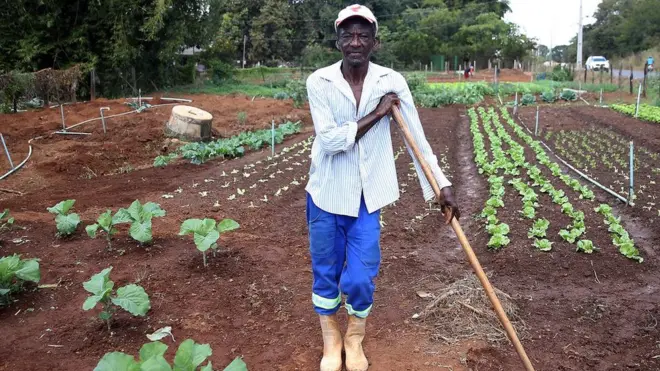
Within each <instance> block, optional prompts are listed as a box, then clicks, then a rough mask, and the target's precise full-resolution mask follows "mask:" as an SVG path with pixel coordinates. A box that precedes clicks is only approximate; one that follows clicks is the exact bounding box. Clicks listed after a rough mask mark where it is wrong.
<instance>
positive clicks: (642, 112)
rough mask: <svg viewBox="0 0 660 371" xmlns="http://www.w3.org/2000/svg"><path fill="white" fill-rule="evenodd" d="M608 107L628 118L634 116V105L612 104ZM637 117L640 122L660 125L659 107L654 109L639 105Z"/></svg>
mask: <svg viewBox="0 0 660 371" xmlns="http://www.w3.org/2000/svg"><path fill="white" fill-rule="evenodd" d="M610 107H611V108H612V109H613V110H615V111H618V112H621V113H625V114H626V115H629V116H634V115H635V105H634V104H613V105H611V106H610ZM638 117H639V118H640V119H642V120H646V121H650V122H655V123H660V107H655V106H651V105H648V104H640V105H639V112H638Z"/></svg>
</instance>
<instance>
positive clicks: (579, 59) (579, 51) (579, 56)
mask: <svg viewBox="0 0 660 371" xmlns="http://www.w3.org/2000/svg"><path fill="white" fill-rule="evenodd" d="M576 64H577V68H578V70H581V69H582V0H580V23H579V26H578V38H577V61H576Z"/></svg>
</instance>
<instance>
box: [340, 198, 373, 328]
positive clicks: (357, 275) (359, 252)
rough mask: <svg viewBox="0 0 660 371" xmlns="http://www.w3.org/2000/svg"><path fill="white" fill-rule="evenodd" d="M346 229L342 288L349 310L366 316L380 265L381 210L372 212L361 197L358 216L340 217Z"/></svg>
mask: <svg viewBox="0 0 660 371" xmlns="http://www.w3.org/2000/svg"><path fill="white" fill-rule="evenodd" d="M340 224H344V227H345V229H346V241H347V246H346V265H345V266H344V270H343V271H342V274H341V279H340V284H339V286H340V287H341V291H342V292H343V293H344V294H345V295H346V310H347V311H348V314H350V315H354V316H357V317H360V318H365V317H367V316H368V315H369V312H370V311H371V306H372V304H373V302H374V299H373V298H374V290H375V289H376V286H375V284H374V279H375V278H376V276H377V275H378V268H379V267H380V211H375V212H373V213H371V214H369V212H368V211H367V207H366V205H365V204H364V200H362V204H361V205H360V213H359V215H358V217H357V218H348V217H344V218H342V220H341V221H340Z"/></svg>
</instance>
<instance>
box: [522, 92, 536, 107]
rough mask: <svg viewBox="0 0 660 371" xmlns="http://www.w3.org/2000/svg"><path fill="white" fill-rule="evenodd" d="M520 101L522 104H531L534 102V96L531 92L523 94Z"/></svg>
mask: <svg viewBox="0 0 660 371" xmlns="http://www.w3.org/2000/svg"><path fill="white" fill-rule="evenodd" d="M520 103H521V104H522V105H523V106H531V105H532V104H534V103H536V97H535V96H533V95H532V94H525V95H523V96H522V99H521V100H520Z"/></svg>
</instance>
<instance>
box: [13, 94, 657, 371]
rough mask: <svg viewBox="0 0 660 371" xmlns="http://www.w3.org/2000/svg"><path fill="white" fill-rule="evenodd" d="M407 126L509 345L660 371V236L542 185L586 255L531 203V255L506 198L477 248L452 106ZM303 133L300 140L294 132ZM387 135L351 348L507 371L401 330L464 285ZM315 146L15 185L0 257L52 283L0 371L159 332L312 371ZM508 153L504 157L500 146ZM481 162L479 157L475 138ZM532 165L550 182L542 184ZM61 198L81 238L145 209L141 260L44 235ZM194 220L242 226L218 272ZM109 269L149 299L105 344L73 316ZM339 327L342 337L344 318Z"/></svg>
mask: <svg viewBox="0 0 660 371" xmlns="http://www.w3.org/2000/svg"><path fill="white" fill-rule="evenodd" d="M193 99H194V97H193ZM218 99H220V98H218ZM209 100H211V98H209ZM266 103H268V104H279V103H277V102H275V101H271V100H268V101H264V104H266ZM209 104H211V103H209ZM234 104H236V105H237V106H238V103H235V102H234ZM207 107H210V106H207ZM201 108H204V107H201ZM289 109H290V108H289ZM547 109H548V110H549V111H548V113H547V114H548V115H549V114H550V113H551V112H563V116H569V114H568V113H566V112H573V111H572V110H574V109H575V110H582V108H568V109H564V108H550V107H549V108H547ZM498 110H499V108H498ZM527 110H528V109H523V110H522V112H523V115H526V114H531V112H532V111H531V109H529V112H527ZM566 110H568V111H566ZM588 110H591V108H589V109H588ZM148 112H149V111H148ZM148 112H147V113H148ZM247 112H248V115H252V113H251V111H247ZM280 112H282V114H284V113H283V110H282V111H280ZM293 112H296V111H293ZM302 112H304V111H302ZM580 112H582V111H580ZM587 112H588V111H587ZM603 112H609V111H606V110H603ZM155 113H156V112H152V114H155ZM609 114H610V115H613V116H614V117H618V115H617V114H616V113H609ZM165 116H166V115H165V114H163V117H165ZM14 117H15V116H14ZM136 117H138V116H136ZM420 117H421V119H422V122H423V123H424V130H425V132H426V134H427V136H428V138H429V142H430V144H431V146H432V147H433V149H434V151H435V153H436V155H437V156H438V159H439V161H440V162H441V166H442V167H443V169H445V170H446V173H447V174H448V176H449V178H450V180H451V181H452V182H453V183H454V186H455V189H456V194H457V196H458V199H459V201H460V203H461V206H462V211H463V218H462V219H461V224H462V225H463V228H464V229H465V231H466V235H467V236H468V238H469V239H470V242H471V243H472V246H473V247H474V249H475V252H476V254H477V256H478V257H479V259H480V260H481V262H482V264H483V266H484V268H485V269H486V271H487V272H488V273H489V274H490V275H491V282H492V283H493V285H494V286H495V287H497V288H498V289H499V290H501V291H502V292H503V293H505V294H507V295H509V296H510V297H511V300H512V301H513V302H514V303H515V304H516V306H517V307H518V308H519V311H518V316H519V318H520V320H522V321H524V323H525V324H526V331H525V336H524V337H523V339H522V341H523V344H524V345H525V348H526V350H527V352H528V354H529V356H530V358H531V360H532V362H533V363H534V365H535V366H536V368H537V369H539V370H544V369H553V370H554V369H566V370H569V369H580V370H619V369H622V368H630V369H640V370H648V369H656V368H658V367H660V364H659V363H658V362H659V361H658V358H656V357H654V356H656V355H657V354H658V353H657V339H658V337H659V336H660V333H659V330H658V328H657V326H654V318H657V317H658V315H660V313H659V312H658V308H657V303H656V302H657V300H656V299H655V297H657V295H658V292H657V287H660V278H659V277H658V275H657V274H656V272H657V269H658V266H657V257H656V252H655V247H656V246H657V245H658V241H659V238H660V237H659V232H658V229H657V228H649V227H648V226H647V225H645V224H644V223H643V221H642V220H641V218H640V216H639V214H638V213H637V211H636V209H631V208H626V207H624V206H620V205H617V204H616V202H613V200H612V199H611V198H610V197H609V196H607V195H606V194H604V193H603V192H600V191H598V190H594V193H595V198H596V200H595V201H588V200H580V199H579V197H577V195H576V194H575V193H574V191H573V190H572V189H571V188H570V187H568V186H567V185H566V184H564V182H563V181H561V180H557V179H553V180H552V184H553V185H554V187H556V188H557V189H561V190H563V191H565V193H566V194H567V195H570V197H571V198H570V200H571V203H573V204H574V207H575V208H577V209H580V210H583V211H584V212H585V217H586V218H585V221H586V228H587V231H586V235H587V236H589V238H591V239H592V240H593V241H594V243H595V244H596V245H597V246H598V247H599V248H600V250H599V251H597V252H594V253H592V254H583V253H578V252H576V251H575V249H576V247H575V245H574V244H570V243H567V242H562V240H561V238H560V237H559V236H558V235H557V233H558V230H559V229H560V228H563V227H564V226H565V224H568V223H569V222H570V221H571V219H570V218H569V217H568V216H567V215H566V214H564V213H562V212H561V208H560V207H559V206H557V205H554V204H553V203H552V201H551V200H550V197H549V196H547V195H545V194H543V195H541V196H540V198H539V204H540V205H542V206H539V207H538V209H537V213H538V215H539V216H543V217H545V218H547V219H548V220H549V222H550V224H551V226H550V229H548V233H549V235H552V237H548V239H550V240H552V241H554V242H555V244H554V245H553V248H552V250H551V251H550V252H543V251H539V250H537V249H535V248H534V247H532V245H531V244H532V240H530V239H529V238H528V236H527V232H528V229H529V228H530V225H531V220H529V219H526V218H524V217H522V215H521V214H520V213H519V211H520V210H521V208H522V205H523V203H522V201H521V198H520V196H519V194H518V192H517V191H516V190H515V189H514V188H513V187H512V186H511V185H509V184H506V183H505V185H504V187H505V188H506V193H505V196H504V203H505V205H504V207H502V208H500V209H499V211H498V216H499V217H500V219H501V221H502V222H505V223H508V224H509V226H510V229H511V231H510V234H509V238H510V243H509V244H508V245H507V246H506V247H503V248H501V249H499V250H497V251H493V250H490V249H488V248H487V247H486V245H487V243H488V242H489V240H490V236H489V235H488V233H487V231H486V230H485V227H484V219H481V218H478V215H479V214H481V212H482V210H483V208H484V204H485V202H486V200H488V198H489V197H490V196H489V188H490V187H489V184H488V182H487V177H486V176H484V175H481V174H479V173H478V171H477V167H476V165H475V163H474V148H473V138H472V135H471V133H470V117H468V115H467V112H466V110H465V109H464V108H461V107H458V106H451V107H446V108H441V109H421V110H420ZM2 119H6V118H5V117H2ZM53 120H54V121H56V120H55V119H53ZM158 120H160V118H157V119H154V121H158ZM501 120H502V121H501V123H502V124H503V126H504V130H505V132H506V133H507V134H508V135H509V136H510V137H511V138H513V139H514V140H516V141H517V142H518V143H520V144H521V145H523V146H524V148H525V150H524V153H525V156H526V157H527V159H528V161H529V162H530V163H536V162H535V160H534V158H533V157H532V156H534V154H533V153H532V152H530V148H529V147H528V146H527V145H526V144H525V143H524V142H523V141H522V140H521V139H520V138H518V137H517V136H516V135H517V134H516V133H515V132H514V131H513V130H512V128H511V127H510V126H508V124H507V123H506V122H505V121H503V119H501ZM523 120H524V121H525V122H526V123H527V122H528V121H529V120H527V119H525V118H523ZM559 121H561V120H557V121H550V120H548V122H553V123H554V122H559ZM303 122H304V124H305V125H306V127H307V128H310V127H311V122H310V121H309V120H308V119H303ZM567 122H570V120H567ZM161 124H162V122H161V123H159V125H161ZM578 124H579V123H578V122H576V124H575V125H578ZM154 125H155V124H154ZM25 130H28V128H25ZM392 130H393V132H394V135H393V144H394V152H395V158H396V160H395V163H396V167H397V172H398V178H399V188H400V190H401V199H400V200H399V201H398V202H397V203H396V204H393V205H390V206H388V207H386V208H385V209H384V210H383V213H382V216H383V218H382V223H383V229H382V238H381V250H382V264H381V272H380V276H379V278H378V279H377V292H376V295H375V303H374V310H373V313H372V316H370V318H369V321H368V337H367V339H366V341H365V351H366V353H367V356H368V357H369V359H370V362H371V368H373V369H375V370H389V369H396V370H399V369H413V370H427V369H428V370H431V369H438V368H442V367H445V368H447V366H448V367H451V368H452V369H454V370H466V369H468V368H472V369H477V368H478V369H479V370H502V369H505V370H517V369H521V366H520V362H519V360H518V358H517V356H516V354H515V352H514V350H513V348H512V346H511V345H510V344H509V343H508V342H506V341H505V342H499V343H489V342H488V341H487V340H486V339H485V335H486V334H478V333H476V334H474V336H472V337H469V338H468V339H467V340H461V341H458V342H455V343H446V342H444V341H434V340H431V339H432V338H435V339H442V337H441V336H442V334H438V333H436V331H437V329H438V328H439V327H438V326H436V324H434V323H433V322H432V319H427V320H426V321H420V320H415V319H413V317H414V315H415V314H418V313H421V312H422V311H423V310H424V308H425V307H426V305H427V304H428V302H429V300H432V299H430V296H429V295H431V296H433V295H435V293H440V292H443V290H445V289H446V288H447V287H450V286H451V285H452V284H454V283H456V282H457V281H460V280H461V279H463V278H464V277H465V276H466V274H470V272H471V270H470V267H469V265H468V264H467V261H466V259H465V254H464V252H463V251H462V249H461V248H460V246H459V244H458V242H457V240H456V238H455V236H454V235H453V232H452V231H451V230H450V229H449V228H448V227H446V226H443V225H441V224H440V215H439V214H438V211H437V210H436V209H435V208H430V207H429V206H428V205H426V204H424V203H423V202H422V196H421V190H420V187H419V183H418V179H417V175H416V173H415V171H414V170H411V166H410V162H411V160H410V157H409V155H408V154H407V151H406V150H405V148H404V147H403V141H402V139H401V136H400V135H399V134H398V132H397V130H396V129H392ZM480 130H483V129H480ZM544 130H547V128H544ZM613 130H614V129H613ZM617 132H618V131H617ZM483 133H484V135H485V134H486V132H485V131H483ZM619 133H621V132H619ZM311 134H312V133H311V130H308V131H307V132H306V133H302V134H299V135H297V136H295V137H292V138H291V139H288V140H286V141H285V143H284V144H283V145H282V146H278V147H277V150H278V152H279V156H278V157H277V158H269V156H270V151H255V152H251V153H247V154H246V156H245V157H243V158H239V159H235V160H226V161H223V160H213V161H210V162H207V163H205V164H202V165H199V166H197V165H192V164H190V163H186V162H178V163H176V164H173V165H169V166H166V167H164V168H153V167H146V168H136V169H135V170H134V171H131V172H128V173H125V174H116V175H113V176H107V177H106V176H98V177H92V178H91V179H87V178H84V177H83V178H81V177H79V176H76V175H75V174H73V175H69V174H66V173H63V174H60V175H59V177H57V178H55V179H56V180H57V181H56V182H53V183H48V184H47V185H48V189H47V190H44V189H37V188H35V189H34V190H30V189H29V184H28V183H20V182H18V181H16V182H15V183H13V184H12V186H13V187H14V188H15V189H17V190H23V191H25V192H26V194H24V195H23V196H18V195H14V194H3V195H2V196H3V197H4V200H3V207H7V208H9V209H10V210H11V211H12V214H13V215H14V216H15V217H16V224H17V225H19V226H21V227H24V228H25V229H16V230H14V231H11V232H7V233H4V234H2V235H0V239H1V240H2V242H1V243H2V245H1V246H2V247H0V250H1V251H2V255H7V254H11V253H14V252H16V253H21V254H23V256H24V257H25V258H30V257H36V258H40V259H41V261H40V265H41V272H42V280H41V283H42V284H56V283H57V284H58V285H57V286H56V287H50V288H42V289H38V290H32V289H30V290H28V291H26V292H23V293H21V294H20V295H17V296H16V299H17V300H18V301H17V302H15V303H13V304H12V305H11V306H10V307H9V308H3V309H0V323H1V324H2V328H3V329H4V332H3V335H4V336H3V338H2V340H0V349H5V350H11V352H9V351H6V352H5V353H2V355H1V358H2V359H3V365H2V366H0V370H2V369H3V367H5V368H6V369H7V370H9V369H29V370H37V371H39V370H52V369H91V368H93V367H94V365H96V363H97V362H98V360H99V359H100V358H101V357H102V356H103V355H104V354H105V353H107V352H111V351H123V352H126V353H130V354H133V355H135V354H137V351H138V349H139V347H140V345H141V344H143V343H145V342H147V341H148V340H147V338H146V336H145V335H146V334H149V333H151V332H153V331H154V330H156V329H158V328H161V327H164V326H172V328H173V330H172V331H173V334H174V337H175V339H176V343H173V342H172V341H171V339H169V338H168V339H164V340H163V341H164V342H166V343H167V344H168V345H170V347H171V348H176V347H177V346H178V344H179V343H180V342H181V341H183V340H184V339H186V338H193V339H194V340H195V341H197V342H199V343H209V344H210V345H211V347H212V349H213V355H212V356H211V358H210V359H211V360H212V361H213V364H214V365H215V366H216V367H219V366H221V365H226V364H227V363H229V362H230V361H231V360H232V359H233V358H235V357H237V356H242V357H243V358H244V360H245V362H246V363H247V364H248V367H249V368H250V369H251V370H293V369H300V370H309V369H315V368H317V367H318V362H319V360H320V354H321V351H322V344H321V336H320V329H319V328H318V319H317V317H316V315H315V314H314V312H313V310H312V306H311V300H310V285H311V280H312V277H311V270H310V263H309V252H308V238H307V227H306V223H305V217H304V215H305V191H304V186H305V184H306V180H307V179H306V177H307V173H308V170H309V157H308V156H309V153H310V148H311V146H310V144H309V143H310V142H309V136H310V135H311ZM647 142H648V143H651V142H652V140H651V139H649V140H648V141H647ZM508 145H509V144H508V143H506V142H504V147H503V148H504V149H507V148H508V147H507V146H508ZM284 146H286V147H287V148H288V149H287V150H286V151H283V148H284ZM653 148H654V147H651V146H650V145H649V149H653ZM485 149H486V150H487V151H492V149H491V143H490V141H488V140H486V141H485ZM147 159H148V160H149V162H151V161H153V157H149V158H147V157H145V163H146V162H147ZM538 166H539V167H540V168H541V169H542V172H543V175H544V176H545V177H547V178H549V179H552V178H551V177H552V173H551V172H550V171H549V170H548V169H546V168H543V167H542V166H541V165H538ZM24 170H26V169H24ZM24 170H21V172H23V171H24ZM563 170H565V169H563ZM30 171H35V170H34V169H32V170H30ZM21 172H19V173H17V174H16V178H15V179H19V177H20V176H21ZM25 174H29V172H26V173H24V175H23V176H25ZM22 179H23V180H25V178H22ZM28 179H29V178H28ZM260 180H261V181H260ZM507 180H509V179H508V178H507ZM3 187H8V186H5V185H4V184H3ZM572 192H573V193H572ZM67 198H72V199H76V204H75V210H76V211H77V212H78V213H79V214H80V216H81V219H82V221H83V225H87V224H91V223H92V222H93V221H94V220H95V219H96V217H98V215H99V214H100V213H101V212H103V211H105V210H106V209H107V208H110V209H112V210H114V211H116V210H117V209H118V208H121V207H128V205H129V204H130V203H131V202H132V201H133V200H135V199H139V200H140V201H142V202H147V201H153V202H157V203H159V204H160V206H161V207H162V209H164V210H166V211H167V215H166V216H165V217H162V218H157V219H154V221H153V235H154V241H153V244H151V245H150V246H148V247H141V246H139V245H138V244H136V243H135V242H134V241H132V240H130V238H129V237H128V231H127V229H126V228H124V227H121V228H120V231H119V233H118V234H117V236H116V237H115V240H114V241H113V249H114V250H112V251H107V250H106V243H105V241H104V240H103V239H94V240H92V239H90V238H89V237H87V236H86V235H85V233H84V231H82V228H79V229H78V231H77V232H76V233H75V234H74V235H73V236H72V237H71V238H68V239H58V238H56V237H55V232H56V229H55V223H54V221H53V216H52V215H51V214H49V213H48V212H47V211H46V207H49V206H53V205H55V204H56V203H57V202H59V201H61V200H64V199H67ZM601 202H602V203H610V204H612V205H613V206H615V207H614V212H615V213H616V214H617V215H620V216H621V217H622V221H621V223H622V224H623V225H624V226H625V228H626V230H628V231H629V232H630V234H631V236H632V237H633V238H634V239H635V244H636V246H637V247H638V248H639V250H640V254H641V256H643V257H644V259H645V261H644V262H643V263H641V264H640V263H637V262H635V261H633V260H630V259H626V257H624V256H623V255H621V254H620V253H619V252H618V251H617V248H616V247H615V246H613V245H612V244H611V236H610V234H609V233H608V232H607V228H606V227H605V226H604V224H603V220H602V219H603V218H602V216H601V215H600V214H597V213H596V212H595V211H593V208H594V207H595V206H598V204H599V203H601ZM205 217H206V218H214V219H216V220H221V219H223V218H232V219H234V220H236V221H237V222H238V223H239V224H240V228H239V229H238V230H236V231H233V232H230V233H228V234H226V235H223V236H222V238H221V240H220V247H221V251H220V252H219V253H218V254H217V256H215V257H213V256H212V255H209V257H208V262H209V266H208V267H206V268H205V267H204V266H203V264H202V256H201V253H200V252H199V251H197V249H196V248H195V245H194V243H193V241H192V238H190V237H181V236H178V232H179V229H180V225H181V223H182V222H183V220H185V219H189V218H205ZM13 241H16V243H15V242H13ZM108 266H113V271H112V279H113V280H114V281H115V282H116V286H117V287H120V286H123V285H126V284H128V283H132V282H136V283H139V284H140V285H141V286H143V287H144V288H145V290H146V292H147V293H148V294H149V295H150V298H151V310H150V311H149V312H148V313H147V316H146V317H132V316H130V315H128V314H127V313H118V314H117V315H116V320H115V322H114V324H113V325H112V327H111V331H110V332H108V331H107V330H106V328H105V324H104V323H103V322H102V321H100V320H99V319H98V318H97V317H96V314H98V313H97V312H98V310H96V311H91V312H85V311H83V310H82V303H83V302H84V301H85V298H86V297H87V295H88V294H87V293H86V292H85V290H84V289H83V286H82V283H83V282H84V281H87V280H88V279H89V278H90V276H91V275H93V274H95V273H98V272H100V271H101V270H102V269H104V268H107V267H108ZM420 296H421V297H420ZM468 304H469V303H468ZM465 310H466V311H467V310H469V309H468V308H467V307H466V309H465ZM340 319H341V321H345V311H342V312H341V316H340ZM567 329H570V330H571V331H567ZM438 335H440V336H438ZM170 352H172V350H170Z"/></svg>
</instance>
